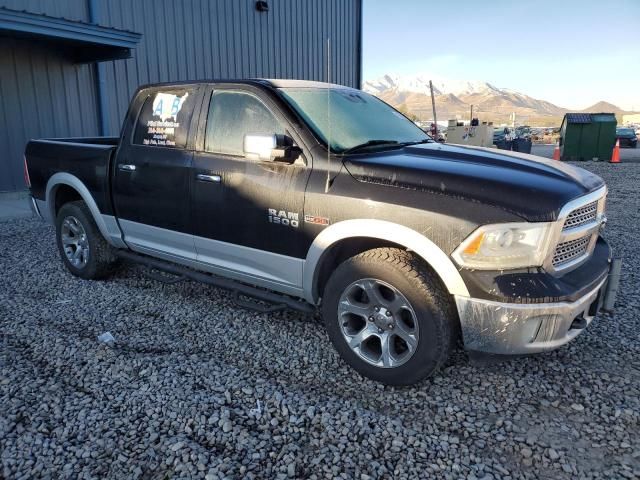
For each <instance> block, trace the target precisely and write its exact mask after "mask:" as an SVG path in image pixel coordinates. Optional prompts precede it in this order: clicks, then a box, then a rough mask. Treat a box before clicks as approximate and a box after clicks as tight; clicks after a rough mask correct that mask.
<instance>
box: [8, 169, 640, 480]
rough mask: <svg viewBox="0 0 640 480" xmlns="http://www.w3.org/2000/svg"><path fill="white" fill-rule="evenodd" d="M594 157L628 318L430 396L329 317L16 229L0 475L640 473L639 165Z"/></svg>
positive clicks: (37, 226) (20, 224) (13, 225)
mask: <svg viewBox="0 0 640 480" xmlns="http://www.w3.org/2000/svg"><path fill="white" fill-rule="evenodd" d="M582 165H583V166H586V167H588V168H589V169H592V170H594V171H596V172H597V173H599V174H601V175H602V176H603V177H604V178H605V179H606V180H607V181H608V184H609V188H610V195H609V205H608V207H609V218H610V222H609V224H608V226H607V230H608V233H607V237H608V238H609V239H610V241H611V242H612V243H613V244H614V246H615V247H616V248H617V250H618V252H619V253H621V254H623V255H624V257H625V271H626V276H625V277H624V279H623V282H622V289H621V292H620V296H619V299H618V308H617V311H616V314H615V316H606V315H605V316H601V317H599V318H598V320H597V321H596V322H594V323H593V324H592V325H591V327H590V328H589V329H588V331H587V332H586V333H585V334H583V335H581V336H580V337H579V338H578V339H576V340H575V341H574V342H572V343H571V344H570V345H568V346H565V347H563V348H561V349H559V350H558V351H556V352H552V353H549V354H544V355H539V356H535V357H530V358H523V359H518V360H515V361H510V362H506V363H501V364H496V365H491V366H473V365H470V364H469V362H468V360H467V358H466V356H465V354H464V353H462V352H457V353H456V354H455V355H454V356H453V358H452V360H451V362H450V364H449V365H448V366H447V367H446V368H445V369H444V370H443V371H442V372H440V373H439V374H438V375H437V376H435V377H434V378H432V379H430V380H428V381H426V382H424V383H423V384H422V385H420V386H416V387H413V388H402V389H397V388H390V387H384V386H381V385H378V384H375V383H373V382H370V381H368V380H365V379H362V378H360V377H359V376H358V375H357V374H355V373H354V372H353V371H352V370H351V369H349V368H348V367H347V366H346V365H345V364H344V363H343V362H342V361H341V360H340V359H339V358H338V356H337V354H336V353H335V351H334V350H333V348H332V346H331V344H330V343H329V341H328V339H327V338H326V335H325V333H324V331H323V328H322V326H321V324H320V320H319V319H318V318H317V317H313V316H304V315H300V314H297V313H291V312H284V313H277V314H268V315H267V314H257V313H253V312H249V311H246V310H242V309H239V308H236V307H234V305H233V303H232V298H231V296H230V295H229V294H227V293H225V292H223V291H219V290H216V289H214V288H211V287H207V286H203V285H199V284H195V283H191V282H184V283H179V284H175V285H169V286H163V285H161V284H159V283H157V282H155V281H151V280H148V279H145V278H144V277H142V276H141V275H140V271H139V270H138V268H136V267H128V268H125V269H123V270H121V271H120V272H119V273H117V274H116V275H115V276H114V277H113V278H112V279H110V280H109V281H102V282H88V281H83V280H79V279H76V278H74V277H72V276H71V275H70V274H68V273H67V272H66V271H65V270H64V269H63V266H62V263H61V262H60V260H59V259H58V255H57V251H56V249H55V245H54V235H53V229H52V228H51V227H49V226H47V225H45V224H43V223H41V222H39V221H35V220H32V219H22V220H12V221H8V222H4V223H0V252H2V255H1V257H0V271H1V272H2V275H1V276H0V362H1V363H0V405H2V410H1V415H0V460H1V463H2V466H1V467H0V468H1V470H0V478H1V477H4V478H34V477H49V478H90V477H91V478H118V479H120V478H145V479H152V478H153V479H156V478H157V479H160V478H188V477H200V478H207V479H212V478H336V477H342V478H349V479H367V478H425V477H432V478H455V479H458V478H467V479H474V478H486V479H490V478H495V479H498V478H502V479H509V478H513V479H515V478H547V479H552V478H553V479H562V478H567V479H569V478H571V479H573V478H638V477H640V442H639V436H640V435H639V420H640V402H639V400H638V394H639V390H640V360H639V358H640V356H639V354H640V339H639V338H638V331H639V320H638V312H639V310H640V309H639V307H640V282H638V279H637V274H633V273H631V272H633V271H634V270H636V271H637V269H638V268H639V267H640V240H638V239H637V237H636V233H637V232H636V228H637V225H639V224H640V199H639V195H638V185H640V165H638V164H635V165H633V164H627V165H625V164H621V165H616V166H612V165H608V164H582ZM105 331H109V332H111V333H112V334H113V336H114V337H115V339H116V341H115V344H113V345H112V346H111V347H109V346H106V345H104V344H101V343H99V342H98V341H97V339H96V338H97V336H98V335H100V334H101V333H103V332H105Z"/></svg>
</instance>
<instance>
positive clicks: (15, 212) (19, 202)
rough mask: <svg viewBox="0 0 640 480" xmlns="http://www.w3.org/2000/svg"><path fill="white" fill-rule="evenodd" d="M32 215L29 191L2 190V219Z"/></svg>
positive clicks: (0, 204) (0, 193)
mask: <svg viewBox="0 0 640 480" xmlns="http://www.w3.org/2000/svg"><path fill="white" fill-rule="evenodd" d="M32 215H33V212H32V211H31V206H30V205H29V194H28V193H27V192H0V221H2V220H9V219H11V218H25V217H30V216H32Z"/></svg>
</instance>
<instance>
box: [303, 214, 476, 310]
mask: <svg viewBox="0 0 640 480" xmlns="http://www.w3.org/2000/svg"><path fill="white" fill-rule="evenodd" d="M355 237H367V238H377V239H380V240H386V241H389V242H393V243H397V244H398V245H402V246H403V247H405V248H407V249H408V250H411V251H413V252H414V253H415V254H416V255H418V256H419V257H420V258H422V259H423V260H424V261H425V262H427V264H429V265H430V266H431V268H433V269H434V270H435V272H436V273H437V274H438V276H439V277H440V279H441V280H442V282H443V283H444V285H445V287H446V288H447V290H448V291H449V293H450V294H451V295H459V296H463V297H469V296H470V295H469V290H468V289H467V286H466V285H465V283H464V280H463V279H462V276H461V275H460V272H459V271H458V267H456V265H455V264H454V263H453V261H452V260H451V259H450V258H449V256H448V255H447V254H446V253H445V252H444V251H442V249H441V248H440V247H438V246H437V245H436V244H435V243H433V242H432V241H431V240H429V239H428V238H427V237H425V236H424V235H422V234H420V233H418V232H416V231H415V230H412V229H410V228H408V227H405V226H403V225H398V224H396V223H393V222H388V221H385V220H374V219H359V220H344V221H342V222H338V223H335V224H333V225H331V226H329V227H327V228H326V229H324V230H323V231H322V232H321V233H320V234H319V235H318V236H317V237H316V238H315V240H314V241H313V243H312V244H311V247H309V251H308V252H307V257H306V260H305V262H304V268H303V274H302V286H303V291H304V297H305V300H307V301H308V302H310V303H312V304H314V305H315V304H317V301H318V295H317V288H316V285H315V282H316V272H317V269H318V268H319V267H320V265H321V262H322V255H323V254H324V253H325V252H326V251H327V249H329V248H330V247H331V246H332V245H334V244H335V243H337V242H339V241H341V240H345V239H347V238H355Z"/></svg>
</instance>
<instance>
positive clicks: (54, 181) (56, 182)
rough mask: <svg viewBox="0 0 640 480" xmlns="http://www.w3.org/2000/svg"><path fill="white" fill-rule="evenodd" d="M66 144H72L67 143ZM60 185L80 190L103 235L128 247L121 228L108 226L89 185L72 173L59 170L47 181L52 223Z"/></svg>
mask: <svg viewBox="0 0 640 480" xmlns="http://www.w3.org/2000/svg"><path fill="white" fill-rule="evenodd" d="M65 145H71V144H67V143H65ZM60 185H68V186H70V187H71V188H73V189H74V190H75V191H76V192H78V194H79V195H80V197H81V198H82V200H83V201H84V202H85V203H86V204H87V207H89V211H90V212H91V215H92V216H93V220H94V221H95V222H96V225H97V226H98V230H100V233H102V236H103V237H104V239H105V240H106V241H107V242H109V243H110V244H111V245H113V246H114V247H116V248H124V247H126V244H125V243H124V241H123V240H122V235H121V234H120V233H119V229H118V230H117V231H114V230H113V229H112V230H111V231H110V230H109V228H108V227H107V225H106V223H105V220H104V219H103V216H102V214H101V213H100V210H99V209H98V205H96V202H95V200H94V199H93V196H92V195H91V192H89V189H87V187H86V186H85V185H84V183H82V181H80V179H79V178H78V177H76V176H74V175H71V174H70V173H66V172H58V173H56V174H54V175H52V176H51V178H50V179H49V181H48V182H47V189H46V194H45V198H46V199H47V205H46V207H47V208H46V209H45V210H46V212H47V218H49V221H50V223H55V218H56V215H55V201H54V199H55V193H56V190H57V189H58V187H59V186H60ZM45 210H41V212H44V211H45ZM43 215H44V214H43Z"/></svg>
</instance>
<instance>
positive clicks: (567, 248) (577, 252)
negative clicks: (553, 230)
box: [553, 234, 593, 267]
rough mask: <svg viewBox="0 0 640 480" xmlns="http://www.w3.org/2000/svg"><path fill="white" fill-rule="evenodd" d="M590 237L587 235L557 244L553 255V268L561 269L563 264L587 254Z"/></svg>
mask: <svg viewBox="0 0 640 480" xmlns="http://www.w3.org/2000/svg"><path fill="white" fill-rule="evenodd" d="M592 236H593V235H592V234H589V235H585V236H584V237H580V238H576V239H575V240H569V241H567V242H562V243H559V244H558V246H557V247H556V251H555V253H554V254H553V266H554V267H561V266H562V265H564V264H565V263H568V262H570V261H572V260H575V259H576V258H580V257H581V256H583V255H584V254H585V253H587V250H588V249H589V242H590V241H591V237H592Z"/></svg>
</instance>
